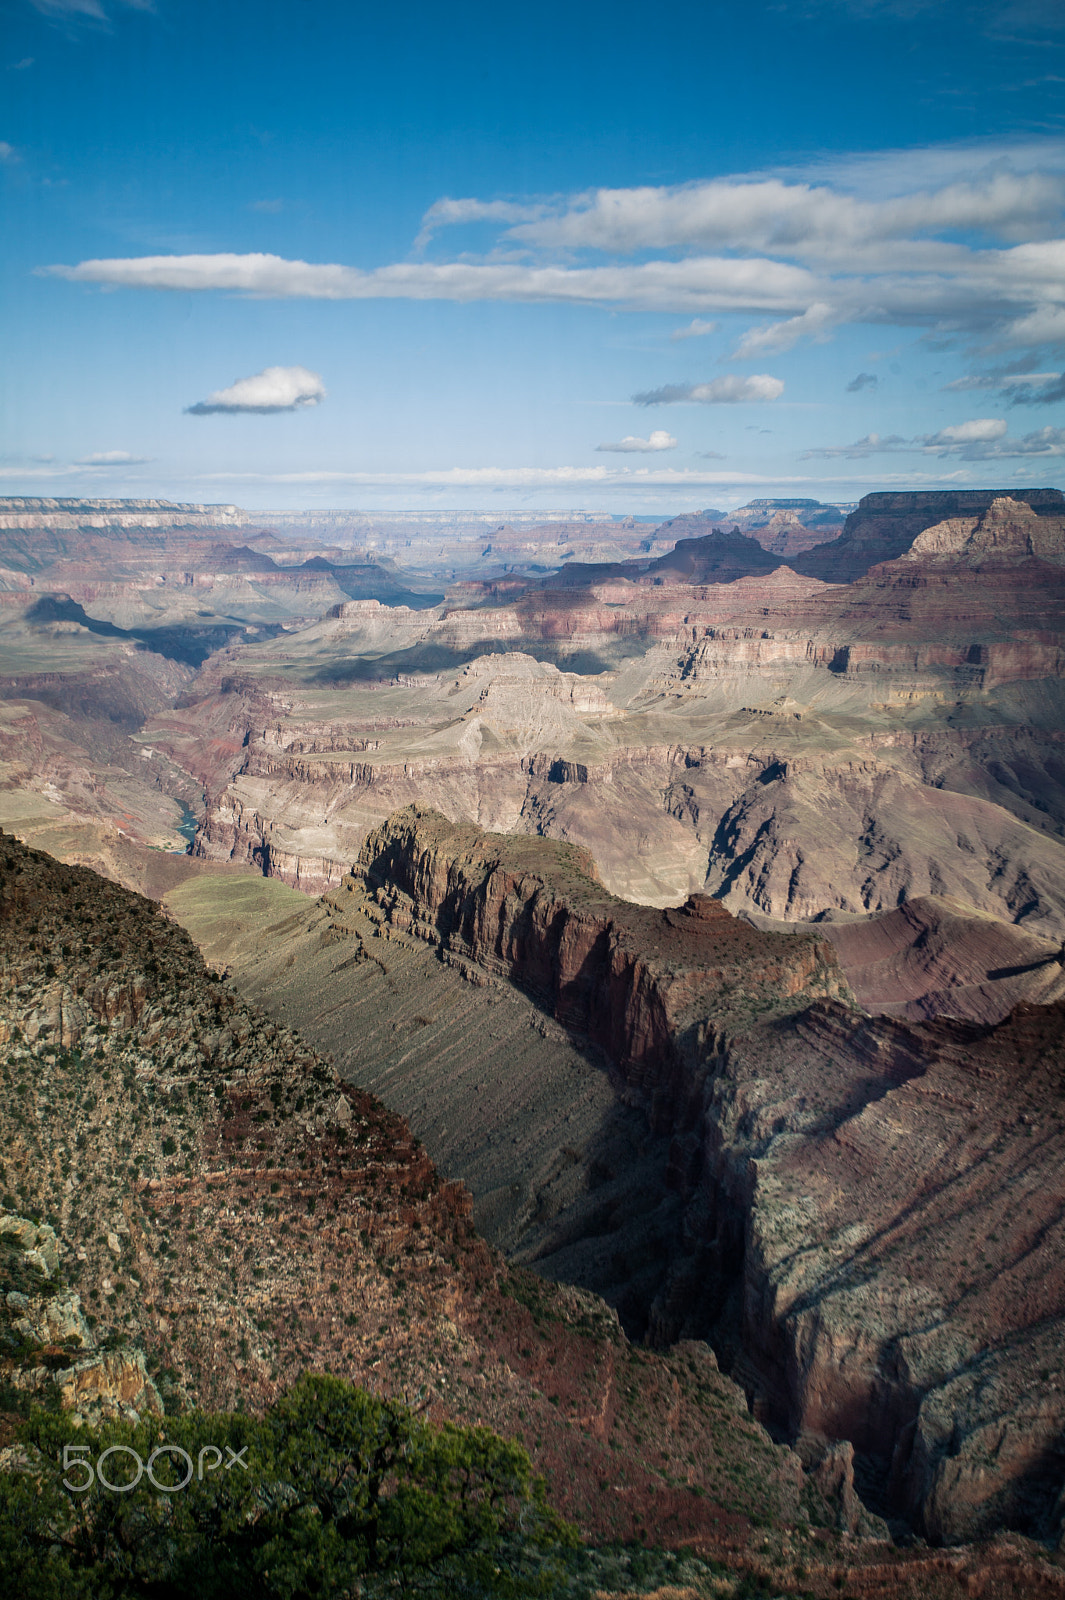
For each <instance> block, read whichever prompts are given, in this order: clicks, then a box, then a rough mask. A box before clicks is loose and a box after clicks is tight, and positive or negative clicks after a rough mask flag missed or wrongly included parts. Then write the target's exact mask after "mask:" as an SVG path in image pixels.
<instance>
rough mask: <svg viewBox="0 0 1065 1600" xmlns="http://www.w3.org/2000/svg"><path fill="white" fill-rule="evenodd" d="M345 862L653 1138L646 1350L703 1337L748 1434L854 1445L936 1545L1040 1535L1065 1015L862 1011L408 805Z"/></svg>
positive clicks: (795, 952)
mask: <svg viewBox="0 0 1065 1600" xmlns="http://www.w3.org/2000/svg"><path fill="white" fill-rule="evenodd" d="M356 872H357V874H359V875H361V876H362V877H363V878H364V879H365V881H366V882H367V885H368V886H369V887H371V888H376V891H377V894H378V897H379V899H380V900H381V901H382V902H383V903H384V904H385V905H386V906H387V907H390V909H391V915H392V917H393V919H394V920H395V921H396V922H397V923H398V924H399V925H400V926H401V927H403V928H404V929H405V930H406V931H408V932H412V933H415V934H418V933H420V934H421V935H422V936H424V937H426V938H428V939H430V940H432V941H434V942H435V941H439V942H440V943H441V944H442V945H443V946H445V947H446V948H447V949H450V950H457V951H461V952H463V953H465V954H467V955H469V956H473V957H474V958H475V959H476V960H477V961H479V962H480V963H481V964H482V965H485V966H487V967H489V968H490V969H494V970H496V971H500V972H503V973H505V974H506V975H508V976H509V977H511V978H513V979H514V980H515V981H516V982H518V983H519V984H521V985H522V986H523V987H525V988H527V989H528V990H530V991H531V992H533V993H534V994H535V995H536V996H537V997H538V998H539V999H540V1000H541V1003H543V1004H544V1005H545V1006H546V1008H547V1009H549V1010H550V1011H551V1012H553V1014H554V1015H555V1016H556V1017H558V1018H559V1019H560V1020H562V1021H564V1022H566V1023H567V1024H569V1025H570V1026H571V1027H576V1028H579V1029H580V1030H581V1031H582V1032H584V1033H586V1034H587V1035H588V1036H589V1037H590V1038H591V1039H593V1040H594V1041H595V1042H596V1043H598V1044H600V1045H601V1046H602V1047H603V1048H604V1049H605V1050H606V1051H607V1052H608V1054H609V1055H610V1058H611V1060H612V1062H613V1064H614V1067H615V1069H616V1073H617V1079H618V1084H619V1088H620V1089H621V1092H622V1093H623V1094H624V1095H625V1096H626V1097H627V1098H629V1099H631V1100H633V1101H634V1102H635V1103H638V1104H642V1105H643V1106H644V1107H645V1109H646V1111H647V1114H648V1117H649V1120H650V1121H651V1123H652V1125H653V1126H654V1127H655V1128H657V1129H658V1130H659V1131H665V1132H668V1133H669V1134H670V1135H671V1141H672V1142H671V1159H670V1171H669V1175H668V1182H669V1184H670V1185H671V1186H672V1187H673V1188H674V1189H675V1190H676V1191H677V1192H679V1194H680V1196H681V1197H682V1199H683V1202H684V1225H683V1230H682V1236H681V1237H680V1238H678V1240H677V1245H676V1250H675V1253H674V1256H673V1260H672V1262H671V1265H670V1273H669V1281H668V1283H667V1285H666V1287H665V1289H663V1290H662V1291H661V1292H660V1293H659V1294H658V1296H657V1299H656V1301H655V1303H654V1305H653V1306H652V1307H650V1308H649V1327H650V1331H651V1333H652V1336H654V1337H656V1338H657V1339H658V1340H659V1341H660V1342H662V1343H666V1342H670V1341H672V1340H674V1339H677V1338H682V1337H697V1338H709V1339H711V1340H712V1342H713V1343H714V1344H715V1347H716V1348H717V1351H718V1354H719V1358H721V1359H722V1360H723V1362H724V1363H725V1364H727V1365H728V1366H729V1367H730V1369H731V1371H732V1373H733V1375H734V1376H736V1377H737V1378H739V1379H740V1380H741V1381H742V1382H743V1383H744V1385H745V1387H746V1389H747V1391H748V1394H749V1396H750V1398H751V1401H752V1404H753V1406H754V1409H755V1411H756V1413H757V1414H758V1415H759V1416H760V1417H762V1418H763V1419H764V1420H766V1421H768V1422H769V1423H771V1424H772V1425H774V1426H775V1427H776V1428H777V1429H778V1431H779V1432H780V1433H782V1434H783V1435H785V1436H787V1437H788V1438H790V1439H792V1440H794V1441H797V1442H798V1443H799V1445H800V1448H802V1449H803V1451H804V1453H805V1454H806V1455H807V1456H808V1458H810V1459H814V1460H816V1459H817V1457H818V1454H819V1453H821V1454H823V1453H824V1452H825V1449H826V1446H828V1445H830V1444H831V1442H832V1441H849V1442H850V1443H851V1444H853V1446H854V1451H855V1467H856V1481H857V1483H858V1486H859V1488H860V1489H861V1490H862V1492H863V1493H864V1495H865V1497H866V1499H867V1501H868V1502H869V1503H870V1504H871V1505H872V1506H873V1508H874V1509H876V1510H883V1511H885V1512H887V1513H888V1514H889V1515H895V1516H900V1517H905V1518H907V1519H909V1520H910V1521H911V1522H912V1523H913V1524H914V1525H916V1526H917V1527H918V1528H920V1529H921V1530H922V1531H923V1532H924V1533H926V1534H927V1535H928V1536H929V1537H931V1538H933V1539H936V1540H942V1541H953V1540H960V1539H965V1538H970V1537H974V1536H976V1535H979V1534H982V1533H986V1532H989V1531H991V1530H992V1529H994V1528H996V1527H1003V1526H1006V1527H1013V1528H1019V1529H1021V1530H1023V1531H1025V1532H1028V1533H1032V1534H1034V1535H1036V1536H1037V1537H1042V1538H1049V1539H1051V1540H1052V1541H1054V1542H1057V1541H1059V1540H1060V1539H1061V1537H1062V1532H1063V1528H1062V1522H1063V1511H1065V1497H1063V1496H1062V1493H1061V1486H1062V1477H1063V1471H1065V1228H1063V1215H1065V1208H1063V1203H1062V1201H1063V1196H1062V1188H1061V1171H1062V1170H1063V1156H1065V1094H1063V1091H1065V1007H1063V1006H1061V1005H1060V1004H1059V1005H1052V1006H1046V1007H1035V1006H1025V1007H1018V1009H1017V1010H1016V1011H1015V1012H1013V1013H1012V1015H1011V1016H1010V1017H1009V1018H1007V1019H1006V1021H1005V1022H1003V1023H1001V1024H999V1025H997V1026H994V1027H981V1026H979V1025H975V1024H965V1023H952V1024H943V1023H932V1024H919V1025H914V1024H908V1023H904V1022H901V1021H898V1020H894V1019H890V1018H883V1017H881V1018H869V1017H865V1016H863V1015H862V1014H861V1013H860V1012H858V1011H857V1010H856V1009H855V1008H854V1007H853V1006H852V1005H851V1004H850V1003H849V997H848V995H847V992H846V990H845V986H844V985H843V983H842V980H841V978H840V976H839V972H838V968H837V967H836V966H835V961H834V956H833V954H832V952H831V951H830V950H829V949H828V948H827V947H826V946H825V945H824V944H823V943H821V942H820V941H819V940H818V939H816V938H815V937H813V936H810V935H805V936H796V935H787V934H758V935H757V937H754V938H752V937H750V936H751V935H753V934H755V933H756V932H757V931H756V930H753V929H749V928H747V929H745V928H744V927H743V925H742V924H739V923H737V922H736V921H734V920H733V919H732V918H731V917H730V916H729V915H728V913H727V912H725V911H724V909H723V908H721V907H720V906H719V905H718V904H717V903H716V902H713V901H707V900H705V899H704V898H703V897H693V898H692V899H691V900H690V901H689V902H688V904H687V905H686V906H685V907H683V908H681V909H680V910H677V911H664V912H661V911H653V910H650V909H648V908H645V907H639V906H633V905H629V904H628V903H627V902H624V901H620V900H617V899H615V898H614V897H613V896H611V895H609V894H608V893H607V892H606V891H605V890H604V889H602V887H601V886H600V885H599V883H598V882H597V881H596V878H595V875H594V867H593V866H592V863H591V860H590V858H589V857H588V856H587V855H586V853H585V852H583V851H579V850H576V849H574V848H572V847H567V846H564V845H556V844H553V843H549V842H547V841H544V840H530V839H525V838H521V839H507V838H503V837H501V836H498V835H485V834H479V833H478V832H477V830H475V829H474V828H472V827H461V826H460V827H452V825H451V824H450V823H448V822H447V821H446V819H444V818H443V817H441V816H439V814H437V813H433V812H428V811H423V810H418V809H416V808H413V807H412V808H410V809H408V810H407V811H405V812H401V813H398V814H397V815H396V816H394V817H393V818H391V819H390V820H389V822H388V823H386V824H385V825H384V826H383V827H381V828H379V829H378V830H377V831H376V832H374V833H372V834H371V835H370V836H369V838H368V839H367V841H366V844H365V846H364V849H363V851H362V855H361V857H360V862H359V866H358V867H357V869H356ZM833 995H836V996H838V998H835V999H833V998H832V996H833ZM830 1453H831V1452H830Z"/></svg>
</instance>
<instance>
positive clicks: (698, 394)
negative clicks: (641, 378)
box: [632, 372, 784, 406]
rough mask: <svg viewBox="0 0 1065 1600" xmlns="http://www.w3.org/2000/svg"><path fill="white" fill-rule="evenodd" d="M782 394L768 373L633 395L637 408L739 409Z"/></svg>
mask: <svg viewBox="0 0 1065 1600" xmlns="http://www.w3.org/2000/svg"><path fill="white" fill-rule="evenodd" d="M783 393H784V384H783V381H782V379H780V378H771V377H770V375H769V373H768V372H756V373H753V374H752V376H751V377H749V378H744V377H741V376H740V374H739V373H738V372H730V373H727V374H726V375H725V376H724V377H721V378H712V379H711V380H710V382H709V383H667V384H663V386H662V388H661V389H647V390H645V391H644V393H643V394H634V395H633V397H632V398H633V401H634V403H635V404H636V405H638V406H674V405H685V404H695V405H701V406H720V405H740V404H744V403H746V402H748V401H756V400H776V399H778V398H779V396H780V395H782V394H783Z"/></svg>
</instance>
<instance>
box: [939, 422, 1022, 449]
mask: <svg viewBox="0 0 1065 1600" xmlns="http://www.w3.org/2000/svg"><path fill="white" fill-rule="evenodd" d="M1008 431H1009V430H1008V425H1007V423H1006V421H1005V420H1004V418H1002V417H973V418H972V420H971V421H970V422H956V423H954V424H953V425H952V426H951V427H949V428H941V429H940V430H939V432H938V433H933V434H929V435H928V437H927V438H926V439H925V441H924V442H925V443H926V444H928V445H947V446H950V447H953V446H954V445H958V444H986V443H987V442H988V440H989V439H1001V438H1003V437H1004V435H1005V434H1006V433H1007V432H1008Z"/></svg>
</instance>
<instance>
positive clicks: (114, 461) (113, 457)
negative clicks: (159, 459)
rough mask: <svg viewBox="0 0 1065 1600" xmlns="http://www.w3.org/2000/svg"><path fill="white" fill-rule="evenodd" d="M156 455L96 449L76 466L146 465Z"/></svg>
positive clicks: (77, 462) (82, 458) (75, 463)
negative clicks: (134, 454)
mask: <svg viewBox="0 0 1065 1600" xmlns="http://www.w3.org/2000/svg"><path fill="white" fill-rule="evenodd" d="M154 460H155V457H154V456H132V455H130V453H129V451H128V450H94V451H93V453H92V455H90V456H81V457H80V458H79V459H78V460H77V461H75V462H74V465H75V466H76V467H144V466H147V464H148V462H149V461H154Z"/></svg>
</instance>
